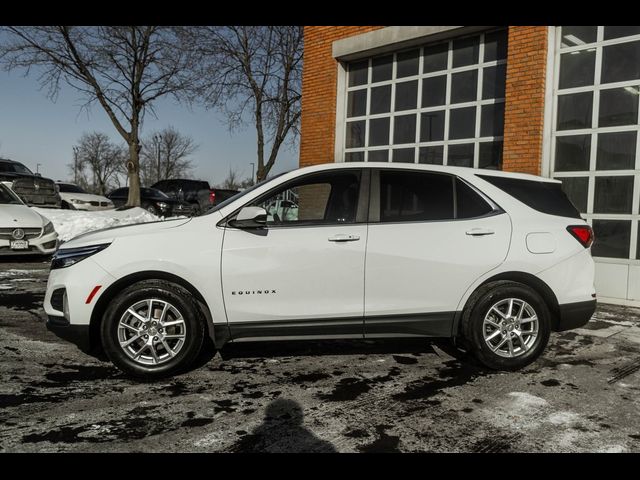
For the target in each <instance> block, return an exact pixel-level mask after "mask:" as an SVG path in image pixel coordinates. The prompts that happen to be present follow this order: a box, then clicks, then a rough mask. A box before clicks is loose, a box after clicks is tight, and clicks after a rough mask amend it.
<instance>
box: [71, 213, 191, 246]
mask: <svg viewBox="0 0 640 480" xmlns="http://www.w3.org/2000/svg"><path fill="white" fill-rule="evenodd" d="M190 221H191V218H174V219H169V220H159V221H157V222H148V223H136V224H134V225H120V226H117V227H111V228H104V229H101V230H95V231H93V232H88V233H83V234H82V235H78V236H77V237H74V238H72V239H71V240H69V241H68V242H65V243H64V244H63V245H61V246H60V248H77V247H84V246H87V245H97V244H100V243H111V242H113V241H114V240H115V239H117V238H122V237H131V236H134V235H149V234H155V233H160V232H162V231H163V230H167V229H169V228H176V227H180V226H182V225H184V224H186V223H189V222H190Z"/></svg>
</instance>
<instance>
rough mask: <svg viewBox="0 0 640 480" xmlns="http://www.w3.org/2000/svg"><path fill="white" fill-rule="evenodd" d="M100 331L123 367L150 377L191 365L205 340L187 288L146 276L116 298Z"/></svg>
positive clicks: (107, 350) (112, 357)
mask: <svg viewBox="0 0 640 480" xmlns="http://www.w3.org/2000/svg"><path fill="white" fill-rule="evenodd" d="M101 336H102V344H103V347H104V350H105V353H106V354H107V356H108V357H109V359H110V360H111V361H112V362H113V363H114V364H115V365H116V366H117V367H118V368H119V369H120V370H122V371H123V372H125V373H127V374H129V375H131V376H134V377H138V378H144V379H149V380H151V379H156V378H163V377H167V376H170V375H173V374H175V373H178V372H180V371H183V370H184V369H186V368H188V367H189V366H190V365H191V363H192V362H193V361H194V360H195V358H196V357H197V355H198V353H199V352H200V349H201V347H202V344H203V340H204V322H203V320H202V318H201V314H200V311H199V309H198V306H197V305H196V304H195V301H194V300H193V296H192V295H191V294H190V293H189V292H188V291H187V290H186V289H184V288H183V287H181V286H180V285H176V284H174V283H172V282H167V281H163V280H145V281H142V282H138V283H135V284H133V285H131V286H129V287H127V288H125V289H124V290H123V291H122V292H121V293H120V294H118V295H117V296H116V297H115V298H114V299H113V300H112V301H111V303H110V304H109V306H108V308H107V311H106V312H105V315H104V319H103V322H102V326H101Z"/></svg>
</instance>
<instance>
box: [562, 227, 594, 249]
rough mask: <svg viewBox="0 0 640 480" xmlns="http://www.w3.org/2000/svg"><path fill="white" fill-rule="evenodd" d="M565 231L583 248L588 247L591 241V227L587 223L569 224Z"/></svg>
mask: <svg viewBox="0 0 640 480" xmlns="http://www.w3.org/2000/svg"><path fill="white" fill-rule="evenodd" d="M567 231H568V232H569V233H570V234H571V235H572V236H573V238H575V239H576V240H578V242H580V245H582V246H583V247H584V248H589V247H590V246H591V244H592V243H593V238H594V237H593V229H592V228H591V227H590V226H589V225H569V226H568V227H567Z"/></svg>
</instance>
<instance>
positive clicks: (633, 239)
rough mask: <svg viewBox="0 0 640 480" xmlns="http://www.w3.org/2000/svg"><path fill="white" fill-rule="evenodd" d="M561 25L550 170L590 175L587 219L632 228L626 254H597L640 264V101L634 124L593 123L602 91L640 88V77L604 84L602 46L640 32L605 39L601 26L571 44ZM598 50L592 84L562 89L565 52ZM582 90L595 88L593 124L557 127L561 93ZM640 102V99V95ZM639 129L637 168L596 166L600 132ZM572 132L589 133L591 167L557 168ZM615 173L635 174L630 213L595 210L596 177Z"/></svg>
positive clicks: (557, 30) (564, 175)
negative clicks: (592, 37)
mask: <svg viewBox="0 0 640 480" xmlns="http://www.w3.org/2000/svg"><path fill="white" fill-rule="evenodd" d="M561 28H562V27H560V26H558V27H555V32H554V37H555V38H554V49H553V50H554V51H553V52H552V54H553V57H554V61H553V102H552V115H551V119H550V121H551V133H550V136H551V141H550V148H549V151H548V152H549V153H548V155H549V158H548V159H549V162H548V174H549V176H552V177H553V178H557V179H559V180H562V179H563V178H572V177H573V178H575V177H579V178H585V177H586V178H588V187H587V211H586V212H582V217H583V218H585V219H586V220H587V222H588V223H589V224H590V225H593V220H630V221H631V232H630V240H629V252H628V255H627V258H611V257H595V256H594V258H595V259H597V261H598V262H600V263H617V264H625V265H640V259H636V258H635V257H636V248H637V240H638V222H639V221H640V209H639V208H640V105H639V108H638V119H637V122H636V124H635V125H633V124H631V125H623V126H616V127H593V126H594V125H597V124H598V118H599V113H600V111H599V110H600V92H601V91H602V90H609V89H614V88H622V87H638V88H640V79H636V80H627V81H624V82H615V83H606V84H601V83H600V80H601V74H602V52H603V48H604V47H607V46H609V45H618V44H623V43H629V42H633V41H638V40H640V34H638V35H632V36H628V37H621V38H614V39H611V40H604V26H598V30H597V37H596V42H594V43H589V44H586V45H576V46H572V47H562V48H561V42H562V32H561ZM591 49H595V50H596V58H595V73H594V82H593V84H592V85H588V86H585V87H574V88H565V89H562V90H560V88H559V82H560V56H561V55H562V54H565V53H571V52H575V51H580V50H591ZM581 92H594V93H593V107H592V118H591V127H592V128H584V129H577V130H561V131H557V130H556V128H557V117H558V97H559V96H560V95H565V94H572V93H581ZM639 102H640V99H639ZM633 131H635V132H636V156H635V168H634V169H627V170H596V155H597V151H598V150H597V149H598V145H597V142H598V134H600V133H610V132H615V133H617V132H633ZM573 135H590V136H591V149H590V159H589V170H588V171H578V172H556V171H555V152H556V139H557V138H558V137H562V136H573ZM613 176H633V177H634V182H633V196H632V203H631V213H627V214H609V213H607V214H605V213H594V212H593V206H594V197H595V179H596V178H597V177H613Z"/></svg>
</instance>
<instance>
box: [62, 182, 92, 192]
mask: <svg viewBox="0 0 640 480" xmlns="http://www.w3.org/2000/svg"><path fill="white" fill-rule="evenodd" d="M58 188H59V189H60V191H61V192H62V193H87V192H85V191H84V190H83V189H81V188H80V187H79V186H77V185H73V184H71V183H59V184H58Z"/></svg>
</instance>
